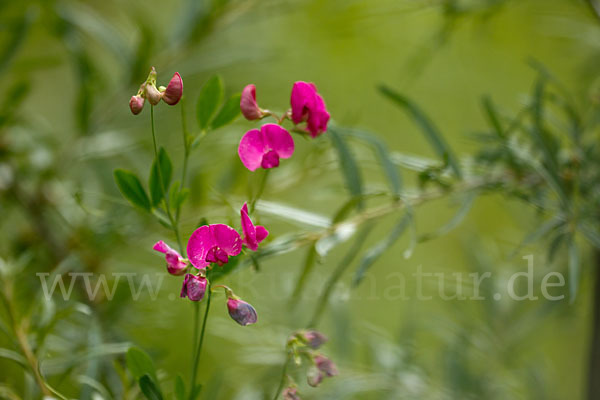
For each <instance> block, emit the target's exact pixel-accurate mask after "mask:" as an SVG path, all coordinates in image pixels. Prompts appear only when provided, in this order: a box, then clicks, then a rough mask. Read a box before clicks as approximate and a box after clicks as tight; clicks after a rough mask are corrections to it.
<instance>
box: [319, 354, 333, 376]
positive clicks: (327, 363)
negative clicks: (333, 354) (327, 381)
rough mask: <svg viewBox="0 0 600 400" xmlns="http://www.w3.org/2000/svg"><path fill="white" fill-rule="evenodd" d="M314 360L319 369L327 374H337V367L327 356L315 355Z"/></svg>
mask: <svg viewBox="0 0 600 400" xmlns="http://www.w3.org/2000/svg"><path fill="white" fill-rule="evenodd" d="M314 362H315V365H316V367H317V368H318V369H319V371H321V372H323V373H324V374H325V375H327V376H336V375H337V374H338V370H337V367H336V366H335V364H334V363H333V361H331V360H330V359H329V358H327V357H325V356H324V355H321V354H319V355H317V356H315V358H314Z"/></svg>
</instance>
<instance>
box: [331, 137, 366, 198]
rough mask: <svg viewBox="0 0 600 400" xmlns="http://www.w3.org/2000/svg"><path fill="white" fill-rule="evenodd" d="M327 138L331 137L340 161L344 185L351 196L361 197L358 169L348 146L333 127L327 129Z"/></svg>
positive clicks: (360, 180)
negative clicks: (344, 180)
mask: <svg viewBox="0 0 600 400" xmlns="http://www.w3.org/2000/svg"><path fill="white" fill-rule="evenodd" d="M329 136H330V137H331V140H332V141H333V144H334V146H335V148H336V150H337V153H338V157H339V160H340V167H341V169H342V173H343V175H344V178H345V179H346V184H347V185H348V190H349V191H350V194H351V195H352V196H360V195H362V178H361V174H360V169H359V168H358V164H357V163H356V159H355V158H354V155H353V154H352V152H351V151H350V148H349V147H348V144H347V143H346V141H345V140H344V138H343V137H342V135H341V134H340V133H339V132H338V129H337V128H335V127H330V128H329ZM361 206H362V202H359V207H361Z"/></svg>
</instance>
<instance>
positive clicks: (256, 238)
mask: <svg viewBox="0 0 600 400" xmlns="http://www.w3.org/2000/svg"><path fill="white" fill-rule="evenodd" d="M240 214H241V216H242V232H243V234H244V238H243V239H242V243H243V244H244V246H246V247H247V248H249V249H250V250H252V251H256V249H258V244H259V243H260V242H262V241H263V240H265V238H266V237H267V236H269V231H267V230H266V229H265V227H264V226H262V225H256V226H255V225H254V224H253V223H252V220H251V219H250V217H249V216H248V205H247V204H246V203H244V205H243V206H242V209H241V210H240Z"/></svg>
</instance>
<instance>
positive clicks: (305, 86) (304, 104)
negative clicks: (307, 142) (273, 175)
mask: <svg viewBox="0 0 600 400" xmlns="http://www.w3.org/2000/svg"><path fill="white" fill-rule="evenodd" d="M290 104H291V108H290V109H288V111H286V113H285V114H283V116H282V117H281V118H277V117H275V115H274V114H273V113H272V112H271V111H269V110H265V109H262V108H260V107H259V106H258V103H257V102H256V87H255V86H254V85H248V86H246V87H245V88H244V90H243V91H242V96H241V100H240V109H241V111H242V114H243V115H244V117H246V119H248V120H250V121H253V120H259V119H263V118H265V117H268V116H273V117H275V119H276V120H277V124H264V125H263V126H261V128H260V129H252V130H250V131H248V132H246V133H245V134H244V136H243V137H242V140H241V141H240V144H239V147H238V154H239V156H240V160H241V161H242V164H244V166H245V167H246V168H248V169H249V170H250V171H255V170H256V169H258V168H259V167H260V168H263V169H269V168H275V167H278V166H279V160H280V159H281V158H284V159H285V158H290V157H291V156H292V154H293V153H294V140H293V139H292V136H291V135H290V133H289V132H288V131H287V130H286V129H284V128H283V127H282V126H281V125H282V124H283V122H284V121H285V120H286V119H290V120H291V121H292V122H293V123H294V128H295V131H296V132H304V133H307V134H309V135H310V136H311V137H312V138H316V137H317V136H319V135H321V134H322V133H323V132H325V131H326V130H327V123H328V122H329V117H330V116H329V112H327V109H326V107H325V102H324V101H323V98H322V97H321V95H319V93H318V92H317V87H316V86H315V85H314V84H313V83H307V82H301V81H300V82H296V83H294V86H293V88H292V95H291V98H290ZM303 123H306V125H305V127H304V128H302V127H300V126H299V125H300V124H303Z"/></svg>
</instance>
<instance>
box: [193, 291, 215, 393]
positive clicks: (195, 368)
mask: <svg viewBox="0 0 600 400" xmlns="http://www.w3.org/2000/svg"><path fill="white" fill-rule="evenodd" d="M206 296H207V298H206V309H205V310H204V319H203V320H202V329H201V330H200V339H199V341H198V346H197V347H196V355H195V356H194V365H193V368H192V378H191V382H190V400H194V397H193V396H194V392H195V390H194V388H195V387H196V375H197V374H198V364H199V362H200V355H201V354H202V344H203V343H204V332H205V331H206V320H207V319H208V311H209V310H210V298H211V287H210V283H209V284H208V286H207V288H206Z"/></svg>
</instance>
